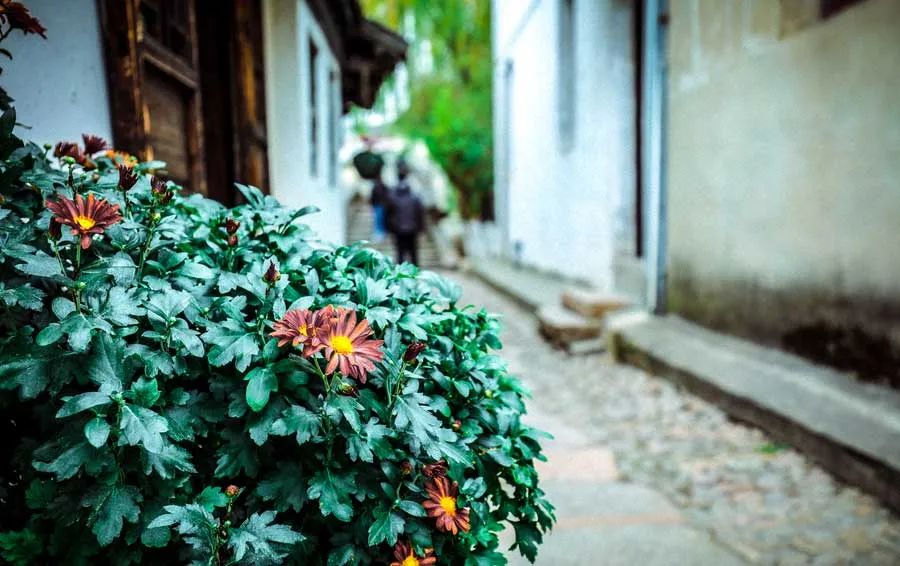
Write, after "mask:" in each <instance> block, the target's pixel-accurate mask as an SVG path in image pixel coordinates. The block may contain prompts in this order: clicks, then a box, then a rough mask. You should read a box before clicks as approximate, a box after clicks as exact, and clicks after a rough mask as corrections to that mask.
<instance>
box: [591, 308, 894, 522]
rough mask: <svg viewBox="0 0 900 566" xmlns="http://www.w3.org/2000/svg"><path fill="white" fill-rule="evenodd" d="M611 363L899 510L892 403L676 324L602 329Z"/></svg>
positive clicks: (889, 394)
mask: <svg viewBox="0 0 900 566" xmlns="http://www.w3.org/2000/svg"><path fill="white" fill-rule="evenodd" d="M607 332H608V336H609V341H610V351H611V352H612V353H613V355H614V357H615V358H617V359H618V360H621V361H626V362H629V363H632V364H634V365H638V366H641V367H643V368H645V369H647V370H649V371H652V372H654V373H656V374H659V375H662V376H665V377H669V378H670V379H672V380H673V381H676V382H677V383H680V384H682V385H684V386H686V387H688V388H689V389H691V390H692V391H694V392H695V393H697V394H698V395H700V396H702V397H705V398H707V399H710V400H712V401H714V402H716V403H717V404H718V405H719V406H721V407H722V408H723V409H725V410H726V411H728V412H729V413H730V414H732V415H733V416H735V417H737V418H739V419H742V420H745V421H748V422H751V423H753V424H754V425H756V426H759V427H760V428H762V429H764V430H766V431H767V432H768V433H769V434H771V435H772V436H773V437H775V438H777V439H779V440H783V441H786V442H788V443H790V444H792V445H794V446H796V447H797V448H799V449H800V450H802V451H804V452H806V453H807V454H808V455H810V456H811V457H812V458H813V459H815V460H817V461H818V462H819V463H820V464H821V465H822V466H823V467H825V468H827V469H828V470H830V471H831V472H832V473H834V474H835V475H837V476H838V477H841V478H842V479H844V480H845V481H848V482H849V483H852V484H854V485H858V486H860V487H862V488H863V489H866V490H867V491H870V492H871V493H872V494H874V495H876V496H877V497H880V498H881V499H883V500H884V501H885V502H886V503H887V504H888V505H890V506H892V507H894V508H895V509H900V491H898V490H897V489H896V486H897V485H898V481H900V395H898V393H897V392H895V391H890V390H887V389H884V388H881V387H877V386H873V385H867V384H863V383H860V382H858V381H855V380H853V379H852V378H850V377H849V376H845V375H841V374H840V373H839V372H836V371H834V370H831V369H829V368H825V367H822V366H817V365H814V364H812V363H810V362H807V361H805V360H803V359H801V358H798V357H796V356H791V355H789V354H786V353H783V352H780V351H777V350H774V349H771V348H764V347H762V346H759V345H756V344H754V343H751V342H748V341H746V340H740V339H738V338H734V337H731V336H726V335H723V334H719V333H716V332H712V331H709V330H706V329H704V328H701V327H699V326H697V325H694V324H691V323H689V322H687V321H684V320H682V319H679V318H677V317H672V316H667V317H655V316H651V315H649V314H644V313H641V314H635V313H629V314H625V315H622V316H615V315H614V316H613V317H612V318H611V319H610V320H609V321H608V324H607Z"/></svg>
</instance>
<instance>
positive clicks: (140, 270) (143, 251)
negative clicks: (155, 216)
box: [137, 220, 159, 284]
mask: <svg viewBox="0 0 900 566" xmlns="http://www.w3.org/2000/svg"><path fill="white" fill-rule="evenodd" d="M158 224H159V221H158V220H151V223H150V230H149V231H148V232H147V241H145V242H144V247H143V248H142V249H141V261H140V263H139V264H138V269H137V279H138V283H139V284H140V282H141V281H143V280H144V263H145V262H146V261H147V256H148V255H150V246H151V245H152V243H153V236H154V235H156V226H157V225H158Z"/></svg>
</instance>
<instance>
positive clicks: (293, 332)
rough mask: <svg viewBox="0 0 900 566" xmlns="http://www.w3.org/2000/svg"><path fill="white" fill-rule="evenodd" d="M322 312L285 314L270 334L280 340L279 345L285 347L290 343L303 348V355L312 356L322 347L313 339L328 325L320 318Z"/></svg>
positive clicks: (304, 311)
mask: <svg viewBox="0 0 900 566" xmlns="http://www.w3.org/2000/svg"><path fill="white" fill-rule="evenodd" d="M321 312H322V311H315V312H313V311H310V310H307V309H294V310H290V311H287V312H286V313H284V317H282V319H281V320H279V321H278V322H276V323H275V326H274V327H273V332H272V333H271V334H269V336H272V337H274V338H278V345H279V346H284V345H285V344H287V343H288V342H290V343H291V345H292V346H300V345H302V346H303V355H304V356H310V355H312V354H314V353H315V352H317V351H319V350H320V349H321V347H320V346H319V345H318V343H317V342H315V341H314V340H313V339H314V338H315V337H316V336H317V335H318V333H319V332H322V331H324V330H327V329H325V327H324V326H323V324H324V323H327V321H326V320H325V317H322V316H320V313H321Z"/></svg>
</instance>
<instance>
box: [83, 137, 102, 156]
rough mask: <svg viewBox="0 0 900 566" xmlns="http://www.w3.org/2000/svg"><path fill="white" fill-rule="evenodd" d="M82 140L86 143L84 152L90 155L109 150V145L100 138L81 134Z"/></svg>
mask: <svg viewBox="0 0 900 566" xmlns="http://www.w3.org/2000/svg"><path fill="white" fill-rule="evenodd" d="M81 139H82V140H83V141H84V152H85V153H86V154H88V155H94V154H95V153H100V152H101V151H103V150H105V149H108V148H109V144H108V143H106V140H105V139H103V138H101V137H100V136H94V135H91V134H81Z"/></svg>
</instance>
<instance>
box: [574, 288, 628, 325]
mask: <svg viewBox="0 0 900 566" xmlns="http://www.w3.org/2000/svg"><path fill="white" fill-rule="evenodd" d="M561 298H562V304H563V306H564V307H566V308H567V309H569V310H571V311H573V312H576V313H578V314H580V315H581V316H584V317H587V318H603V317H604V316H605V315H606V314H607V313H609V312H612V311H617V310H620V309H623V308H625V307H627V306H628V305H629V301H628V299H626V298H625V297H622V296H619V295H614V294H611V293H600V292H598V291H587V290H584V289H577V288H569V289H566V290H565V291H563V293H562V297H561Z"/></svg>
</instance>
